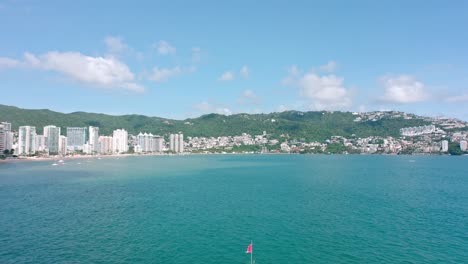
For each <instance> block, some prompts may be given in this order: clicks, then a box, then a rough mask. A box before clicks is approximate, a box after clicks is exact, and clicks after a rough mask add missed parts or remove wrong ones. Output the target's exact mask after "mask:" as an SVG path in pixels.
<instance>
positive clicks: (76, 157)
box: [0, 153, 468, 164]
mask: <svg viewBox="0 0 468 264" xmlns="http://www.w3.org/2000/svg"><path fill="white" fill-rule="evenodd" d="M192 155H196V156H200V155H207V156H209V155H304V156H307V155H314V156H317V155H320V156H322V155H323V156H333V155H352V156H355V155H356V156H362V155H369V156H408V157H410V156H419V157H421V156H425V157H427V156H461V157H463V156H468V154H463V155H449V154H443V155H430V154H411V155H408V154H402V155H398V154H314V153H310V154H309V153H308V154H300V153H183V154H165V153H151V154H110V155H73V156H65V157H60V156H53V157H21V158H7V159H4V160H0V164H2V163H21V162H40V161H57V162H58V161H60V160H63V161H66V160H82V159H105V158H127V157H153V156H168V157H173V156H192Z"/></svg>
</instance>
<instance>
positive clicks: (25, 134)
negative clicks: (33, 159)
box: [18, 126, 36, 155]
mask: <svg viewBox="0 0 468 264" xmlns="http://www.w3.org/2000/svg"><path fill="white" fill-rule="evenodd" d="M18 134H19V135H18V155H32V154H34V153H36V127H33V126H21V127H19V133H18Z"/></svg>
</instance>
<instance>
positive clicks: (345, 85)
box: [0, 1, 468, 120]
mask: <svg viewBox="0 0 468 264" xmlns="http://www.w3.org/2000/svg"><path fill="white" fill-rule="evenodd" d="M401 6H404V7H405V8H402V7H401ZM246 7H248V8H246ZM467 7H468V3H466V2H464V1H459V2H456V3H454V4H452V5H451V6H447V5H444V4H443V2H431V3H428V2H422V1H413V2H411V3H407V2H404V5H403V2H395V1H382V2H378V3H372V2H367V3H366V2H355V3H341V2H328V3H318V2H309V1H307V2H305V1H296V2H294V3H286V2H280V1H274V2H268V5H266V4H265V2H264V3H250V2H247V1H240V2H236V3H222V4H220V3H217V2H214V1H203V2H200V3H196V4H195V3H185V2H171V3H163V2H158V3H152V2H151V3H148V2H147V3H139V5H132V4H123V3H114V2H113V3H112V5H109V4H108V3H106V2H100V3H93V4H91V3H86V2H80V3H60V2H58V3H54V4H52V3H51V2H49V3H39V2H33V1H22V2H16V1H2V2H0V30H1V31H2V32H4V34H1V35H0V41H1V42H2V46H1V47H0V83H2V91H1V92H2V95H3V96H2V97H1V98H2V99H3V100H0V103H2V104H7V105H15V106H19V107H22V108H29V109H40V108H47V109H52V110H54V111H60V112H67V113H69V112H75V111H86V112H99V113H107V114H143V115H148V116H158V117H166V118H173V119H179V120H180V119H185V118H187V117H197V116H200V115H202V114H206V113H211V112H214V113H220V114H232V113H239V112H246V113H258V112H262V113H269V112H276V111H283V110H287V109H288V110H299V111H309V110H343V111H351V112H353V111H374V110H398V111H404V112H411V113H415V114H418V115H425V116H438V115H444V116H449V117H455V118H459V119H462V120H468V109H467V108H466V107H464V104H466V103H467V102H468V89H467V86H466V83H468V77H467V76H468V75H467V74H466V73H467V72H468V64H467V61H468V60H467V58H468V57H467V56H468V52H466V47H467V46H468V45H467V44H468V38H467V37H466V36H465V35H463V34H460V32H463V31H464V25H466V24H468V17H466V15H465V12H464V10H466V9H467ZM239 13H242V14H243V15H242V16H239V15H238V14H239ZM135 14H138V18H139V19H134V16H135ZM173 14H177V15H173ZM239 17H241V19H239ZM396 17H397V18H398V19H395V18H396ZM434 18H438V19H434ZM44 29H47V30H44ZM135 29H137V30H135ZM65 34H66V38H64V35H65Z"/></svg>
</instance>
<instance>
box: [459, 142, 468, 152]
mask: <svg viewBox="0 0 468 264" xmlns="http://www.w3.org/2000/svg"><path fill="white" fill-rule="evenodd" d="M460 149H461V151H467V150H468V142H466V140H462V141H460Z"/></svg>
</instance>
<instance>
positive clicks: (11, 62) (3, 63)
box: [0, 57, 21, 70]
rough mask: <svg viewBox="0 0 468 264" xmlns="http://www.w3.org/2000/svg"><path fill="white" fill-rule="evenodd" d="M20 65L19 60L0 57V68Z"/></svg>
mask: <svg viewBox="0 0 468 264" xmlns="http://www.w3.org/2000/svg"><path fill="white" fill-rule="evenodd" d="M20 65H21V62H20V61H18V60H15V59H10V58H2V57H0V70H1V69H6V68H15V67H18V66H20Z"/></svg>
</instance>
